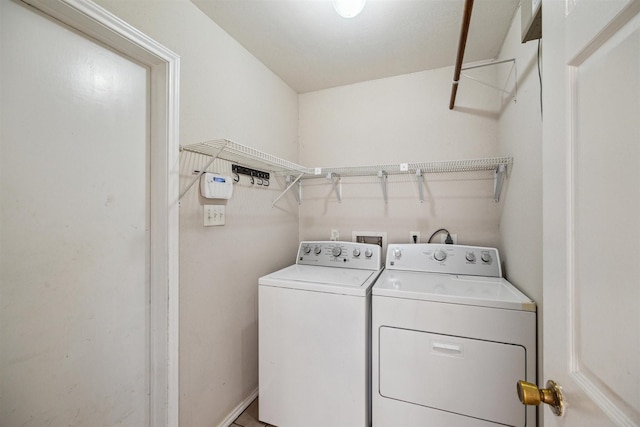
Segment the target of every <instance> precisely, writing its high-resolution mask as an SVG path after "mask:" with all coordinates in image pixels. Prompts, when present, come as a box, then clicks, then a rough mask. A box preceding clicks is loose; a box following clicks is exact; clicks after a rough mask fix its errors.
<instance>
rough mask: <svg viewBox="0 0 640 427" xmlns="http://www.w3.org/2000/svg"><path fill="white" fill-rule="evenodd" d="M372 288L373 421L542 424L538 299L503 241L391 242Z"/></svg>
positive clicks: (380, 424)
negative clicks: (530, 387) (497, 245)
mask: <svg viewBox="0 0 640 427" xmlns="http://www.w3.org/2000/svg"><path fill="white" fill-rule="evenodd" d="M372 293H373V296H372V331H373V334H372V335H373V336H372V346H373V352H372V353H373V360H372V367H373V373H372V377H373V380H372V383H373V384H372V389H373V396H372V400H373V404H372V405H373V426H374V427H385V426H389V427H391V426H393V427H411V426H416V427H417V426H455V427H472V426H473V427H489V426H496V425H501V426H514V427H522V426H528V427H534V426H535V425H536V418H537V411H536V409H535V408H532V407H528V406H524V405H522V403H520V401H519V400H518V397H517V393H516V382H517V381H518V380H521V379H522V380H526V381H529V382H533V383H535V382H536V304H535V303H534V302H533V301H532V300H530V299H529V298H528V297H527V296H525V295H524V294H523V293H522V292H520V291H519V290H518V289H516V288H515V287H514V286H513V285H512V284H510V283H509V282H507V281H506V280H505V279H503V278H502V270H501V266H500V257H499V254H498V251H497V249H493V248H483V247H474V246H458V245H437V244H406V245H395V244H394V245H389V247H388V249H387V260H386V264H385V271H384V272H383V273H382V274H381V275H380V278H379V279H378V281H377V282H376V284H375V285H374V287H373V291H372Z"/></svg>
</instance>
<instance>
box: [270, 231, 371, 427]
mask: <svg viewBox="0 0 640 427" xmlns="http://www.w3.org/2000/svg"><path fill="white" fill-rule="evenodd" d="M381 250H382V249H381V248H380V247H379V246H377V245H371V244H363V243H351V242H337V241H331V242H302V243H301V244H300V247H299V250H298V256H297V258H296V264H295V265H292V266H289V267H286V268H284V269H282V270H279V271H276V272H274V273H271V274H269V275H267V276H264V277H261V278H260V280H259V282H258V283H259V286H258V296H259V309H258V320H259V324H258V328H259V369H260V371H259V395H260V407H259V418H260V420H261V421H263V422H266V423H269V424H273V425H276V426H278V427H300V426H322V427H326V426H344V427H358V426H363V427H366V426H369V425H370V424H371V423H370V419H371V415H370V414H371V409H370V408H371V405H370V394H371V381H370V372H371V371H370V367H371V365H370V359H371V351H370V348H371V340H370V335H371V288H372V286H373V283H374V282H375V280H376V279H377V278H378V276H379V275H380V272H381V269H382V255H381Z"/></svg>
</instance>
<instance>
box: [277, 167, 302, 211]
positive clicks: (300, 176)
mask: <svg viewBox="0 0 640 427" xmlns="http://www.w3.org/2000/svg"><path fill="white" fill-rule="evenodd" d="M303 176H304V173H301V174H300V175H298V177H297V178H296V179H294V180H293V181H292V182H291V184H289V185H288V186H287V188H285V189H284V191H283V192H282V193H280V195H279V196H278V197H276V199H275V200H274V201H273V202H271V207H274V206H275V205H276V203H278V200H280V199H281V198H282V196H284V195H285V194H287V191H289V190H290V189H291V187H293V186H294V185H295V184H296V182H298V181H300V178H302V177H303ZM291 178H292V176H291V175H289V176H287V182H289V181H291ZM298 191H299V194H296V199H297V200H298V204H300V200H301V198H302V197H301V196H302V190H301V189H299V190H298ZM294 194H295V193H294Z"/></svg>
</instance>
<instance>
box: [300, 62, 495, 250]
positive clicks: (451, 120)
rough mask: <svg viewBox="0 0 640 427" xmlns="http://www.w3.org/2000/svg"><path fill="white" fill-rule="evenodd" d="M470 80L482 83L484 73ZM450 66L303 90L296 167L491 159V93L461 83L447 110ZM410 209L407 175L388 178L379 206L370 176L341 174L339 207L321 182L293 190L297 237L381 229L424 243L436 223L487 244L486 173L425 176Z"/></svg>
mask: <svg viewBox="0 0 640 427" xmlns="http://www.w3.org/2000/svg"><path fill="white" fill-rule="evenodd" d="M479 75H480V76H481V77H483V78H485V79H487V80H488V81H489V82H493V80H494V79H495V72H494V71H482V72H480V73H479ZM452 77H453V69H452V67H447V68H442V69H437V70H432V71H426V72H420V73H415V74H409V75H403V76H398V77H392V78H387V79H381V80H375V81H369V82H365V83H360V84H355V85H350V86H344V87H338V88H334V89H327V90H322V91H318V92H311V93H306V94H303V95H301V96H300V101H299V102H300V123H299V127H300V162H301V163H302V164H304V165H307V166H310V167H316V166H324V167H331V166H362V165H375V164H389V163H400V162H428V161H434V160H458V159H470V158H481V157H492V156H496V155H497V154H498V142H497V139H498V138H497V133H498V126H497V117H498V109H497V106H498V100H499V97H498V95H497V92H495V91H494V90H493V89H489V88H487V87H485V86H483V85H480V84H477V83H475V82H473V81H463V82H462V84H461V87H460V89H459V91H458V99H457V102H456V109H455V110H454V111H450V110H449V108H448V106H449V95H450V91H451V80H452ZM425 182H426V186H425V190H424V194H425V198H426V199H425V202H424V203H420V201H419V193H418V186H417V183H416V179H415V177H413V176H394V177H390V178H389V189H388V193H389V201H388V203H387V204H385V203H384V201H383V198H382V189H381V186H380V184H379V179H378V178H376V177H372V178H344V179H343V193H344V199H343V202H342V203H338V202H337V199H336V197H335V194H332V193H331V184H330V183H328V181H326V180H324V179H319V180H307V181H305V182H304V184H303V202H302V205H301V209H300V237H301V239H327V238H329V236H330V231H331V229H338V230H339V232H340V238H341V239H343V240H351V232H352V231H354V230H360V231H383V232H387V233H388V241H389V242H390V243H391V242H408V241H409V232H410V231H413V230H415V231H420V233H421V238H422V239H423V241H426V240H427V239H428V237H429V236H430V235H431V233H432V232H434V231H435V230H437V229H438V228H441V227H445V228H447V229H449V231H450V232H452V233H455V234H458V238H459V243H461V244H479V245H488V246H491V245H497V244H498V242H499V225H500V224H499V220H500V213H501V210H502V203H494V202H493V180H492V177H491V173H486V172H485V173H472V174H439V175H438V174H431V175H427V176H426V177H425Z"/></svg>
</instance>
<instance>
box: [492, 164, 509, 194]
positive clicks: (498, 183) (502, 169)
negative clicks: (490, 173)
mask: <svg viewBox="0 0 640 427" xmlns="http://www.w3.org/2000/svg"><path fill="white" fill-rule="evenodd" d="M506 170H507V166H506V165H505V164H499V165H498V167H497V168H496V171H495V172H494V177H493V201H494V202H496V203H498V202H499V201H500V193H502V183H503V182H504V174H505V173H506Z"/></svg>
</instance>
